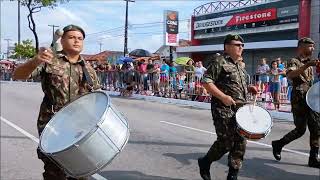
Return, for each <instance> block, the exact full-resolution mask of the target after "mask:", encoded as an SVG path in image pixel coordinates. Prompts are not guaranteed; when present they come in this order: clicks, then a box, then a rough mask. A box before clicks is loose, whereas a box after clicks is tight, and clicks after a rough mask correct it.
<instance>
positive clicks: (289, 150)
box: [160, 121, 309, 156]
mask: <svg viewBox="0 0 320 180" xmlns="http://www.w3.org/2000/svg"><path fill="white" fill-rule="evenodd" d="M160 122H161V123H165V124H169V125H172V126H176V127H181V128H185V129H190V130H194V131H198V132H203V133H207V134H213V135H217V134H216V133H213V132H210V131H206V130H201V129H197V128H193V127H189V126H184V125H180V124H175V123H172V122H167V121H160ZM248 142H249V143H252V144H257V145H260V146H265V147H269V148H271V147H272V146H271V145H269V144H265V143H260V142H256V141H248ZM282 150H284V151H288V152H291V153H295V154H299V155H303V156H309V154H308V153H304V152H300V151H295V150H291V149H287V148H282Z"/></svg>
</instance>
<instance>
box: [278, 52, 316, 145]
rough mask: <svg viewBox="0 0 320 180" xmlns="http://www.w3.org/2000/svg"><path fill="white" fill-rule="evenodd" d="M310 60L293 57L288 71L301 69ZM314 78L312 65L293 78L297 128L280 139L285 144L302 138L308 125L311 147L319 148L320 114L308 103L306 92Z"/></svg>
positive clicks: (292, 102) (294, 110)
mask: <svg viewBox="0 0 320 180" xmlns="http://www.w3.org/2000/svg"><path fill="white" fill-rule="evenodd" d="M309 60H310V59H307V60H305V61H302V59H300V58H299V57H297V58H292V59H291V60H290V63H289V65H288V71H287V73H288V72H290V71H293V70H296V69H299V68H300V67H302V66H303V65H304V63H305V62H307V61H309ZM312 80H313V71H312V67H309V68H307V69H306V70H305V71H304V72H303V73H302V74H300V76H298V77H296V78H294V79H293V80H292V83H293V88H292V95H291V107H292V114H293V118H294V124H295V126H296V128H295V129H294V130H292V131H291V132H289V133H288V134H286V135H285V136H284V137H283V138H282V139H280V142H281V143H282V145H283V146H284V145H286V144H289V143H290V142H291V141H293V140H295V139H298V138H300V137H301V136H302V135H303V134H304V133H305V131H306V128H307V126H308V128H309V131H310V147H311V148H312V147H316V148H319V137H320V114H319V113H317V112H315V111H313V110H311V109H310V107H309V106H308V105H307V103H306V94H307V91H308V90H309V88H310V87H311V85H312Z"/></svg>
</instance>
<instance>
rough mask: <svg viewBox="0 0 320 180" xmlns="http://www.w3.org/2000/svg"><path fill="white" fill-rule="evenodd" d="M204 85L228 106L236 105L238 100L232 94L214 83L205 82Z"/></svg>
mask: <svg viewBox="0 0 320 180" xmlns="http://www.w3.org/2000/svg"><path fill="white" fill-rule="evenodd" d="M203 87H204V88H205V89H206V90H207V91H208V92H209V93H210V94H211V95H213V96H214V97H216V98H218V99H219V100H220V101H221V102H223V104H224V105H226V106H231V105H235V104H236V102H235V101H234V100H233V99H232V97H231V96H228V95H226V94H224V93H223V92H222V91H220V89H218V87H217V86H216V85H215V84H213V83H203Z"/></svg>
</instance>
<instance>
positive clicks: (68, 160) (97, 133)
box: [39, 91, 129, 177]
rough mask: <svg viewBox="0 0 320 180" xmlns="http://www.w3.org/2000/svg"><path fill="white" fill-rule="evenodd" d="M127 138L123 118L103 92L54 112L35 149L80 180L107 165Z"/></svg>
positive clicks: (127, 131) (87, 95)
mask: <svg viewBox="0 0 320 180" xmlns="http://www.w3.org/2000/svg"><path fill="white" fill-rule="evenodd" d="M128 139H129V126H128V123H127V120H126V118H125V117H124V116H123V115H122V114H121V113H120V112H119V111H118V110H117V109H116V108H115V106H114V105H113V104H112V103H111V101H110V97H109V96H108V95H107V94H106V93H104V92H102V91H96V92H92V93H89V94H86V95H83V96H81V97H79V98H77V99H76V100H74V101H73V102H72V103H69V104H68V105H66V106H65V107H64V108H62V109H61V110H60V111H58V112H57V113H56V114H55V115H54V116H53V117H52V119H51V120H50V121H49V123H48V124H47V125H46V127H45V129H44V130H43V132H42V134H41V137H40V145H39V147H40V149H41V151H42V152H43V153H44V154H45V155H46V156H48V157H49V158H50V159H52V160H53V162H55V163H56V164H57V165H58V166H60V167H61V168H62V169H63V170H64V171H65V172H66V174H68V175H69V176H72V177H84V176H89V175H92V174H94V173H96V172H97V171H98V170H100V169H102V168H103V167H104V166H106V165H107V164H109V163H110V162H111V161H112V159H113V158H115V157H116V156H117V155H118V154H119V153H120V151H121V150H122V149H123V147H124V146H125V145H126V143H127V141H128Z"/></svg>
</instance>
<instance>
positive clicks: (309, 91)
mask: <svg viewBox="0 0 320 180" xmlns="http://www.w3.org/2000/svg"><path fill="white" fill-rule="evenodd" d="M316 86H319V87H320V81H318V82H316V83H314V84H313V85H312V86H311V87H310V88H309V90H308V91H307V94H306V103H307V105H308V106H309V108H310V109H311V110H312V111H315V110H314V109H312V108H311V106H310V102H309V99H310V98H308V97H309V94H310V93H311V90H313V89H314V88H315V87H316ZM315 112H318V111H315ZM319 113H320V112H319Z"/></svg>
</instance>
